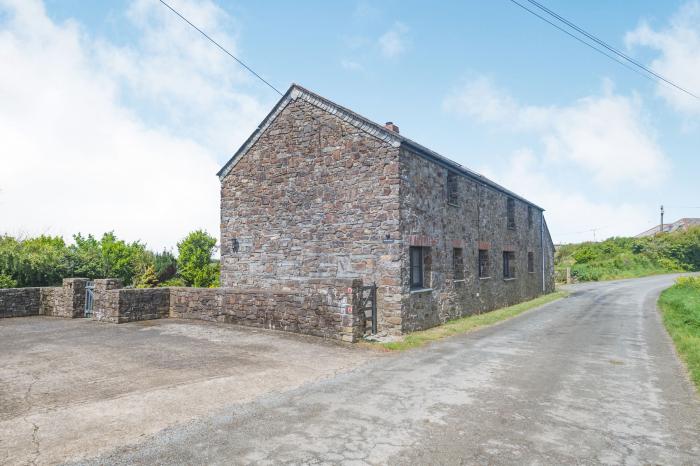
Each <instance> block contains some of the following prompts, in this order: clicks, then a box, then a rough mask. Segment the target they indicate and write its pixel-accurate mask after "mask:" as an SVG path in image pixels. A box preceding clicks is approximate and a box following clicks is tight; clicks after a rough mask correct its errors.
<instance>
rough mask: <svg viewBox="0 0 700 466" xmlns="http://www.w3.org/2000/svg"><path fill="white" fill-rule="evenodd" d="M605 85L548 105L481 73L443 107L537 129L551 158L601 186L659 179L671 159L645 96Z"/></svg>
mask: <svg viewBox="0 0 700 466" xmlns="http://www.w3.org/2000/svg"><path fill="white" fill-rule="evenodd" d="M604 87H605V89H604V91H603V93H602V94H601V95H597V96H590V97H585V98H582V99H579V100H577V101H575V102H574V103H572V104H571V105H568V106H549V107H544V106H532V105H522V104H520V103H518V102H517V101H516V100H515V99H514V98H513V97H511V96H510V95H509V94H508V93H506V92H504V91H502V90H500V89H498V88H496V87H495V86H494V85H493V83H492V82H491V81H490V80H489V79H487V78H485V77H479V78H476V79H474V80H472V81H468V82H466V83H465V84H464V85H463V86H461V87H459V88H458V89H457V90H456V91H454V92H453V93H452V94H451V95H449V96H448V97H447V98H446V99H445V100H444V108H445V110H447V111H449V112H453V113H456V114H462V115H466V116H468V117H470V118H472V119H475V120H477V121H480V122H483V123H491V124H496V125H498V126H499V128H500V129H502V130H508V131H519V132H526V133H529V134H534V135H535V136H537V137H539V138H540V140H541V141H542V144H543V146H544V148H545V153H546V154H547V156H548V157H549V159H550V160H552V161H558V162H567V163H569V164H572V165H574V166H576V167H578V168H583V169H585V170H586V171H587V172H588V173H590V174H591V175H592V176H593V178H594V180H595V181H596V182H597V183H598V184H599V185H601V186H604V187H605V186H611V185H612V184H613V183H618V182H632V183H635V184H637V185H641V186H649V185H652V184H655V183H658V182H659V181H661V180H663V178H664V176H665V175H666V174H667V172H668V170H669V162H668V160H667V158H666V156H665V155H664V153H663V151H662V150H661V149H660V147H659V146H658V144H657V143H656V141H655V138H654V132H653V130H652V128H651V127H650V125H649V124H648V123H647V122H646V120H645V118H644V114H645V113H644V108H643V106H642V102H641V100H640V99H639V98H638V97H636V96H631V97H627V96H622V95H617V94H614V93H613V91H612V89H611V87H610V84H609V83H606V85H605V86H604Z"/></svg>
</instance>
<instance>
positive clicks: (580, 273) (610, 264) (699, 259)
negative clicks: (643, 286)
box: [555, 227, 700, 281]
mask: <svg viewBox="0 0 700 466" xmlns="http://www.w3.org/2000/svg"><path fill="white" fill-rule="evenodd" d="M555 267H556V268H557V269H558V270H563V269H565V268H566V267H570V268H571V275H572V277H574V279H576V280H578V281H596V280H611V279H616V278H632V277H641V276H644V275H652V274H657V273H668V272H679V271H692V270H700V227H699V228H691V229H689V230H688V231H684V232H674V233H669V234H663V235H658V236H654V237H648V238H610V239H607V240H605V241H602V242H600V243H590V242H587V243H581V244H566V245H563V246H560V247H559V248H558V249H557V252H556V255H555ZM561 275H562V276H563V274H561Z"/></svg>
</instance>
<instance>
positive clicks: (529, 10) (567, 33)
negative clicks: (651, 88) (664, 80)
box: [510, 0, 654, 81]
mask: <svg viewBox="0 0 700 466" xmlns="http://www.w3.org/2000/svg"><path fill="white" fill-rule="evenodd" d="M510 1H511V2H512V3H515V4H516V5H518V6H519V7H520V8H522V9H523V10H525V11H527V12H528V13H531V14H532V15H534V16H537V17H538V18H539V19H541V20H542V21H544V22H545V23H548V24H549V25H551V26H554V27H555V28H557V29H559V30H560V31H561V32H563V33H564V34H566V35H568V36H570V37H572V38H573V39H576V40H577V41H579V42H581V43H582V44H583V45H585V46H587V47H590V48H592V49H593V50H595V51H596V52H598V53H599V54H601V55H605V56H606V57H608V58H610V59H611V60H614V61H616V62H617V63H619V64H620V65H622V66H624V67H625V68H627V69H628V70H630V71H633V72H635V73H637V74H638V75H639V76H642V77H644V78H647V79H648V80H650V81H654V78H652V77H651V76H649V75H648V74H645V73H642V72H641V71H639V70H638V69H636V68H632V67H631V66H629V65H628V64H627V63H625V62H623V61H622V60H618V59H617V58H615V57H614V56H613V55H610V54H609V53H606V52H605V51H603V50H601V49H599V48H598V47H596V46H594V45H592V44H590V43H588V42H586V41H585V40H583V39H581V38H580V37H578V36H577V35H575V34H572V33H571V32H569V31H567V30H566V29H564V28H563V27H561V26H559V25H558V24H556V23H554V22H552V21H550V20H548V19H547V18H545V17H544V16H542V15H540V14H539V13H537V12H536V11H532V10H531V9H529V8H528V7H526V6H525V5H523V4H522V3H519V2H516V1H515V0H510Z"/></svg>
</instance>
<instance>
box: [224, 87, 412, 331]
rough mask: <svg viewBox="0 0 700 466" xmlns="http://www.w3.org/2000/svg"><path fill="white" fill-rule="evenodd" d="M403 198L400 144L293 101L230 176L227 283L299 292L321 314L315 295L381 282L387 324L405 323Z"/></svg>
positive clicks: (226, 195) (380, 298)
mask: <svg viewBox="0 0 700 466" xmlns="http://www.w3.org/2000/svg"><path fill="white" fill-rule="evenodd" d="M398 195H399V168H398V148H397V147H394V146H392V145H391V144H390V143H388V142H386V141H383V140H380V139H377V138H374V137H370V136H368V135H367V133H366V132H364V131H362V130H361V129H359V128H357V127H355V126H352V125H350V124H349V123H347V122H345V121H343V119H341V118H340V117H338V116H336V115H333V114H330V113H329V112H328V111H326V110H322V109H321V108H318V107H317V106H314V105H312V104H310V103H309V102H306V101H304V100H301V99H300V100H292V101H291V102H289V103H288V104H287V106H286V107H285V108H284V109H283V110H282V111H281V113H280V114H279V116H278V117H277V118H276V119H275V120H274V122H273V123H272V124H271V125H270V126H269V127H268V128H267V129H266V130H265V131H264V132H263V133H262V135H261V136H260V138H259V139H258V140H257V142H256V143H255V144H254V145H253V146H252V148H251V149H250V151H249V152H247V154H246V155H245V156H244V157H242V158H241V159H240V160H238V161H237V163H236V164H235V166H234V167H233V168H232V170H231V172H230V173H229V174H228V175H227V176H226V177H224V178H223V180H222V182H221V256H222V257H221V281H222V286H224V287H227V288H233V287H235V288H237V289H247V288H251V289H264V290H279V291H292V292H294V293H295V294H299V295H302V298H303V303H302V306H303V310H302V313H303V314H304V315H306V314H308V315H311V311H310V310H309V307H308V306H309V303H310V302H311V300H313V299H315V298H313V296H314V295H320V294H321V293H324V292H325V290H328V289H342V288H343V287H346V286H347V285H345V284H346V283H347V282H350V281H351V280H352V279H361V280H363V282H365V283H372V282H376V283H377V284H378V285H379V286H380V292H379V296H378V302H379V310H380V312H379V322H380V326H382V325H385V324H386V325H399V326H400V323H401V288H400V285H401V282H400V278H399V277H400V274H401V270H400V253H401V248H400V245H399V244H398V243H397V242H395V241H396V240H398V239H399V238H398V235H399V201H398ZM279 296H280V297H281V296H282V295H281V294H280V295H279ZM236 299H239V298H236ZM240 299H243V298H242V297H240ZM285 307H288V306H287V305H286V304H285ZM319 312H320V315H319V316H318V318H317V319H318V320H323V321H324V322H325V317H324V316H325V315H326V312H327V311H326V310H321V311H319ZM329 312H330V311H329ZM331 314H332V312H331ZM334 318H337V316H336V317H334ZM311 320H312V321H313V319H311ZM274 321H275V322H278V323H275V324H274V325H281V326H289V327H294V326H298V327H299V328H301V329H304V332H305V333H314V334H317V333H325V332H326V331H325V330H321V326H320V324H315V323H311V322H309V323H302V322H301V321H299V322H296V321H295V323H291V322H290V323H288V322H287V321H284V319H281V320H279V321H278V320H277V318H275V319H274ZM283 321H284V322H285V323H282V322H283ZM314 327H318V328H316V329H314ZM336 331H337V330H332V332H336Z"/></svg>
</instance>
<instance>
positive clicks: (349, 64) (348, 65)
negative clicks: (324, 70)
mask: <svg viewBox="0 0 700 466" xmlns="http://www.w3.org/2000/svg"><path fill="white" fill-rule="evenodd" d="M340 66H342V67H343V69H346V70H348V71H360V70H362V69H364V67H363V66H362V65H361V64H360V63H358V62H356V61H353V60H348V59H345V58H344V59H342V60H340Z"/></svg>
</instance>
